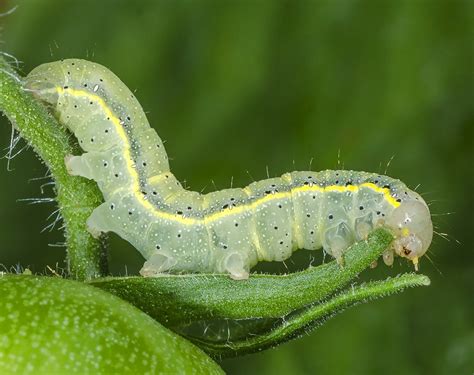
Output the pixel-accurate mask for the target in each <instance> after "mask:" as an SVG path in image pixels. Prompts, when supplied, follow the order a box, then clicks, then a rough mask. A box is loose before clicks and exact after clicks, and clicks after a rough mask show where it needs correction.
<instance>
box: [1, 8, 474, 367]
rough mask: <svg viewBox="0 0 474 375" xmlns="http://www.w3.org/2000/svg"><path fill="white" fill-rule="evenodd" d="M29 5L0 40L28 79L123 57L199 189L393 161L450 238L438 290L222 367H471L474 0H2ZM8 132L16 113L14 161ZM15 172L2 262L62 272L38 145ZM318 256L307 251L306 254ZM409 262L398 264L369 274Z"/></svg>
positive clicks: (5, 140)
mask: <svg viewBox="0 0 474 375" xmlns="http://www.w3.org/2000/svg"><path fill="white" fill-rule="evenodd" d="M15 5H19V7H18V8H17V9H16V11H15V12H14V13H13V14H11V15H9V16H5V17H2V18H0V23H1V26H2V28H3V31H2V34H1V40H2V42H3V44H2V46H1V49H2V50H3V51H5V52H8V53H11V54H12V55H14V56H15V57H17V58H18V59H19V60H20V61H21V65H20V70H21V72H22V73H23V74H26V73H28V72H29V71H30V70H31V69H32V68H33V67H35V66H36V65H39V64H41V63H44V62H48V61H53V60H58V59H61V58H67V57H78V58H86V59H89V60H93V61H96V62H99V63H101V64H103V65H105V66H107V67H109V68H110V69H111V70H112V71H114V72H115V73H116V74H117V75H118V76H119V77H120V78H121V79H122V80H123V81H124V82H125V83H126V84H127V85H128V86H129V87H130V88H131V89H132V90H136V95H137V97H138V98H139V100H140V101H141V103H142V105H143V107H144V109H145V110H146V111H147V114H148V117H149V120H150V122H151V124H152V125H153V126H154V127H155V128H156V129H157V131H158V134H159V135H160V136H161V137H162V138H163V139H164V140H165V141H167V143H166V147H167V150H168V153H169V155H170V158H171V159H172V162H171V163H172V170H173V171H174V172H175V174H176V175H177V176H178V178H179V179H181V180H185V181H186V185H187V186H189V187H191V188H192V189H196V190H201V189H205V190H204V191H211V190H213V189H215V187H217V188H218V189H221V188H225V187H229V185H230V180H231V177H233V185H234V186H244V185H246V184H248V183H249V182H251V181H252V179H262V178H265V177H266V174H267V173H266V167H268V170H269V173H270V175H271V176H275V175H280V174H282V173H284V172H286V171H289V170H295V169H299V170H306V169H309V168H310V167H309V165H310V161H311V160H312V169H314V170H318V169H326V168H337V167H338V165H340V166H341V167H344V168H347V169H356V170H365V171H379V172H385V169H386V166H387V163H388V161H389V160H391V158H392V157H393V161H392V162H391V164H390V166H389V167H388V172H387V174H389V175H391V176H392V177H397V178H400V179H401V180H403V181H404V182H406V183H407V184H408V185H409V186H411V187H412V188H414V187H416V186H418V185H419V188H418V191H419V192H421V193H422V195H423V196H424V197H425V199H426V200H427V201H428V202H429V203H430V205H431V206H430V207H431V210H432V212H433V214H434V217H433V219H434V222H435V225H436V226H437V230H438V231H439V232H443V233H447V234H448V237H449V240H444V239H443V238H441V237H439V236H436V237H435V239H434V242H433V245H432V248H431V251H430V254H429V256H430V258H431V261H429V260H427V259H426V258H424V259H423V260H422V263H421V270H422V271H423V272H424V273H426V274H427V275H429V276H430V278H431V279H432V285H431V286H430V287H428V288H420V289H417V290H409V291H407V292H405V293H403V294H402V295H397V296H394V297H390V298H387V299H385V300H381V301H377V302H375V303H371V304H368V305H363V306H359V307H357V308H354V309H352V310H349V311H347V312H346V313H344V314H342V315H340V316H337V317H336V318H334V319H332V320H331V321H329V322H328V323H327V324H326V325H324V326H323V327H321V328H320V329H318V330H317V331H315V332H312V333H311V334H309V335H307V336H305V337H304V338H302V339H299V340H296V341H293V342H291V343H289V344H286V345H283V346H280V347H278V348H277V349H274V350H270V351H266V352H264V353H261V354H256V355H252V356H247V357H243V358H239V359H236V360H227V361H224V362H223V363H222V365H223V367H224V369H225V370H226V371H228V372H229V373H231V374H238V373H247V374H257V373H258V374H289V373H291V374H310V373H319V374H379V373H382V372H383V373H385V374H427V373H429V374H461V373H464V374H472V373H473V371H474V280H473V275H474V263H473V261H474V253H473V240H472V232H471V233H470V231H472V230H474V222H473V210H474V206H473V193H472V192H473V188H474V184H473V172H474V158H473V154H474V142H473V141H474V132H473V127H474V109H473V105H472V103H473V99H474V92H473V87H474V79H473V69H474V57H473V56H474V51H473V45H474V44H473V43H474V1H421V0H410V1H375V0H374V1H352V0H350V1H349V0H347V1H343V0H332V1H171V0H169V1H133V2H132V1H111V0H109V1H92V0H87V1H84V0H83V1H72V0H48V1H47V0H29V1H26V0H25V1H7V2H0V7H1V9H0V12H5V11H7V10H8V9H11V8H12V7H14V6H15ZM10 133H11V126H10V124H9V123H8V122H7V121H6V119H5V118H2V119H1V125H0V144H1V146H2V147H4V148H5V151H4V152H5V153H6V152H7V148H8V144H9V141H10ZM23 146H24V143H21V142H20V144H19V145H18V146H17V150H20V149H21V148H22V147H23ZM338 155H339V156H338ZM0 165H1V168H0V181H1V182H2V184H1V187H0V189H1V194H0V206H1V211H0V223H1V225H0V236H1V250H0V263H2V264H3V265H5V267H6V268H8V269H10V268H11V267H16V266H17V265H18V264H20V265H22V266H29V267H30V268H31V269H32V270H33V271H35V272H44V270H45V267H46V265H49V266H51V267H52V268H55V267H56V264H58V266H59V267H62V266H64V263H63V261H64V248H62V247H58V246H57V245H58V244H60V243H61V242H62V240H63V239H62V234H61V231H60V230H58V229H57V228H56V229H55V230H53V231H49V230H46V231H44V232H41V230H42V229H43V228H45V227H46V226H47V225H48V224H49V223H51V222H52V221H54V214H53V216H52V217H50V218H48V216H49V215H50V214H52V213H53V212H54V210H55V205H54V203H49V204H38V205H33V206H32V205H28V204H27V202H24V201H20V200H21V199H25V198H36V197H39V198H48V197H52V196H53V193H52V187H51V186H50V185H45V186H43V184H46V183H47V182H48V180H47V179H42V177H44V176H45V174H46V170H45V168H44V166H43V165H42V164H41V162H40V161H39V160H38V159H37V158H36V157H35V155H34V154H33V152H32V151H31V150H24V151H23V152H22V153H20V155H18V156H17V157H16V158H15V159H14V160H13V161H12V162H11V163H10V169H12V170H11V171H7V161H6V160H3V161H2V162H1V164H0ZM59 226H60V224H58V227H59ZM51 245H53V246H51ZM301 254H303V255H301ZM110 258H111V269H112V272H113V273H114V274H115V275H119V274H122V275H123V274H125V273H126V272H128V273H129V274H135V273H136V272H137V271H138V269H139V268H140V266H141V264H142V259H141V258H140V256H139V254H138V252H136V251H135V250H134V249H133V248H132V247H131V246H129V245H128V244H126V243H125V242H124V241H122V240H120V239H118V238H117V237H114V238H113V239H112V243H111V246H110ZM307 261H308V253H307V252H301V253H300V255H299V257H297V259H296V260H295V261H294V262H296V263H298V262H302V264H307ZM305 262H306V263H305ZM290 263H291V262H290ZM300 267H301V265H300ZM409 269H410V266H409V265H408V263H406V262H401V261H399V262H396V265H395V266H394V268H393V269H390V268H387V267H385V266H379V267H378V268H377V269H375V270H370V271H368V272H366V274H365V275H364V279H375V278H380V277H382V278H383V277H386V276H387V275H395V274H397V273H400V272H406V271H407V270H409Z"/></svg>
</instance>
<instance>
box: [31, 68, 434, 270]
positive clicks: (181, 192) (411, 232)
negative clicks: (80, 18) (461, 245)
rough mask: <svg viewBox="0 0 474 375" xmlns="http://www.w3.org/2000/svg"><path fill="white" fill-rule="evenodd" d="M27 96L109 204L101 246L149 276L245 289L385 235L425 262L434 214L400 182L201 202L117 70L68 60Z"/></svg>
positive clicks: (37, 80)
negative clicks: (194, 276)
mask: <svg viewBox="0 0 474 375" xmlns="http://www.w3.org/2000/svg"><path fill="white" fill-rule="evenodd" d="M26 88H27V89H28V90H30V91H32V92H33V93H34V95H35V96H36V97H38V98H39V99H40V100H42V101H44V102H46V103H47V104H49V105H50V106H51V107H52V109H53V111H54V113H55V116H56V117H57V118H58V119H59V121H60V123H62V124H64V125H65V126H66V127H67V128H69V129H70V130H71V131H72V132H73V133H74V134H75V136H76V137H77V139H78V141H79V144H80V145H81V147H82V149H83V150H84V151H85V153H83V154H82V155H80V156H71V157H68V158H66V165H67V168H68V170H69V171H70V173H71V174H73V175H78V176H83V177H86V178H89V179H93V180H95V181H96V182H97V184H98V186H99V188H100V190H101V191H102V193H103V196H104V200H105V202H104V203H103V204H101V205H100V206H99V207H97V208H96V209H95V210H94V211H93V213H92V215H91V216H90V218H89V219H88V227H89V229H90V232H91V233H92V234H93V235H94V236H98V235H100V233H103V232H110V231H112V232H115V233H117V234H118V235H120V236H121V237H122V238H124V239H125V240H127V241H129V242H130V243H131V244H132V245H133V246H134V247H135V248H137V249H138V251H139V252H140V253H141V254H142V255H143V256H144V258H145V259H146V262H145V264H144V266H143V268H142V270H141V271H140V273H141V274H142V275H144V276H152V275H157V274H160V273H163V272H166V271H167V272H217V273H228V274H229V275H230V276H231V277H232V278H234V279H246V278H248V276H249V272H250V269H251V267H253V266H254V265H255V264H256V263H257V262H259V261H264V260H265V261H283V260H285V259H287V258H288V257H290V256H291V254H292V253H293V251H295V250H296V249H302V248H304V249H308V250H316V249H320V248H323V249H324V251H326V252H327V253H328V254H330V255H332V256H333V257H335V258H336V259H337V260H338V261H339V262H342V261H343V254H344V251H345V250H346V249H347V248H348V247H349V246H350V245H351V244H352V243H354V242H355V241H358V240H361V239H364V238H366V236H367V235H368V233H369V232H370V231H371V230H372V229H373V228H374V227H376V226H378V225H383V226H385V227H387V228H389V229H391V231H392V232H393V234H394V237H395V239H394V241H393V245H392V247H391V248H390V249H387V251H386V252H385V253H384V256H383V259H384V261H385V263H386V264H389V265H390V264H392V262H393V256H394V255H398V256H401V257H405V258H408V259H409V260H411V261H412V262H413V263H414V264H415V267H417V264H418V259H419V258H420V257H421V256H422V255H423V254H424V253H425V252H426V251H427V249H428V247H429V245H430V243H431V240H432V236H433V226H432V222H431V216H430V212H429V209H428V206H427V204H426V203H425V201H424V200H423V199H422V198H421V196H420V195H419V194H417V193H416V192H414V191H412V190H410V189H408V188H407V187H406V186H405V184H403V183H402V182H401V181H399V180H396V179H393V178H390V177H387V176H382V175H379V174H375V173H366V172H355V171H346V170H339V171H338V170H326V171H321V172H291V173H285V174H284V175H282V176H281V177H278V178H269V179H266V180H262V181H258V182H254V183H251V184H250V185H248V186H247V187H245V188H243V189H240V188H234V189H225V190H221V191H215V192H211V193H208V194H200V193H198V192H194V191H188V190H186V189H184V188H183V187H182V186H181V184H180V182H179V181H178V180H177V179H176V178H175V176H174V175H173V174H172V173H171V172H170V169H169V163H168V158H167V155H166V151H165V148H164V146H163V142H162V141H161V139H160V138H159V137H158V135H157V133H156V132H155V130H154V129H152V128H151V127H150V125H149V123H148V120H147V118H146V116H145V113H144V112H143V109H142V107H141V106H140V104H139V102H138V100H137V99H136V98H135V96H134V95H133V94H132V92H131V91H130V90H129V89H128V88H127V87H126V86H125V84H124V83H123V82H122V81H121V80H120V79H119V78H118V77H117V76H115V75H114V74H113V73H112V72H111V71H110V70H108V69H107V68H105V67H103V66H101V65H99V64H96V63H92V62H89V61H85V60H79V59H68V60H62V61H58V62H52V63H48V64H43V65H40V66H39V67H37V68H35V69H34V70H33V71H32V72H31V73H30V74H29V75H28V76H27V78H26Z"/></svg>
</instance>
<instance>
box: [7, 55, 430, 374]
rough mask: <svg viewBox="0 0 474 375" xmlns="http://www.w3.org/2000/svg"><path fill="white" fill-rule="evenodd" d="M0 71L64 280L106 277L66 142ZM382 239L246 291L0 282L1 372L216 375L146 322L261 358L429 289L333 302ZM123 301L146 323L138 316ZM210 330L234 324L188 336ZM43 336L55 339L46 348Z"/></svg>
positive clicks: (204, 279) (221, 283)
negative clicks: (367, 307) (382, 300)
mask: <svg viewBox="0 0 474 375" xmlns="http://www.w3.org/2000/svg"><path fill="white" fill-rule="evenodd" d="M0 68H1V69H0V89H1V95H0V109H1V110H2V111H3V112H4V113H5V114H6V115H7V116H8V117H9V119H10V121H11V122H12V123H13V124H15V126H16V127H17V128H18V129H19V131H20V132H21V134H22V136H23V137H24V138H25V139H26V140H27V141H28V142H29V143H30V144H31V145H33V147H34V149H35V151H36V152H37V153H38V154H39V155H40V157H41V158H42V159H43V160H44V162H45V163H46V165H47V166H48V168H49V170H50V172H51V176H52V178H53V179H54V180H55V183H56V191H57V200H58V204H59V205H60V209H61V214H62V215H63V216H65V217H64V219H65V227H66V229H67V231H66V233H67V239H68V262H69V265H70V270H71V272H70V275H71V276H72V277H75V278H76V279H79V280H83V279H91V278H93V277H95V276H99V275H101V274H103V273H104V272H105V269H106V262H105V258H104V252H103V249H102V246H101V243H100V242H99V241H95V240H94V239H92V238H91V236H90V235H88V234H87V232H86V228H85V219H86V218H87V217H88V215H89V214H90V212H91V210H92V209H93V208H94V207H95V206H96V205H97V204H98V203H99V202H100V199H99V197H98V193H97V190H96V189H95V188H94V187H93V186H91V183H87V182H85V181H84V180H83V179H79V178H73V177H70V176H68V175H67V171H66V169H65V166H64V157H65V156H66V155H68V154H70V153H72V151H73V150H74V149H73V147H72V146H70V145H69V143H68V142H69V141H68V138H67V133H66V132H65V131H64V129H62V128H61V127H60V126H59V125H58V124H57V123H56V121H55V120H54V119H53V118H52V117H51V116H50V115H49V114H48V112H47V111H46V109H45V108H43V107H42V105H40V104H39V103H36V102H35V100H34V99H33V98H32V97H31V96H30V94H29V93H27V92H25V91H24V90H23V88H22V85H21V79H20V78H19V77H18V76H17V75H16V74H15V72H14V71H12V70H11V69H10V67H8V65H7V64H6V63H5V62H4V61H2V60H0ZM72 202H81V204H80V205H78V204H74V205H72ZM391 241H392V235H391V234H390V233H389V232H387V231H386V230H384V229H379V230H377V231H375V232H374V233H372V234H371V235H370V236H369V238H368V240H367V241H361V242H360V243H358V244H355V245H354V246H352V247H351V249H349V250H348V252H347V256H346V259H345V266H344V267H343V268H341V267H340V266H338V265H337V264H336V262H335V261H332V262H329V263H327V264H323V265H321V266H318V267H311V268H309V269H308V270H306V271H303V272H299V273H294V274H291V275H281V276H269V275H252V277H251V278H250V279H249V280H247V281H235V280H231V279H230V278H229V277H228V276H225V275H181V276H172V275H170V276H164V277H161V278H155V279H144V278H108V279H100V280H94V281H92V285H95V286H97V287H99V288H102V289H104V290H107V291H109V292H111V293H113V294H115V295H117V296H119V297H121V299H117V298H116V297H112V296H111V295H110V294H108V293H105V292H100V291H98V290H94V289H92V287H90V286H89V287H88V286H85V285H84V284H78V283H76V282H68V281H64V280H56V279H51V278H34V277H27V276H17V277H7V276H5V277H3V278H2V279H0V282H1V290H2V293H1V295H2V298H1V300H0V303H2V304H4V308H3V311H4V314H3V316H2V319H1V320H0V323H1V324H4V325H5V328H4V329H3V330H1V328H2V327H1V325H0V332H2V334H1V335H0V338H1V340H2V341H1V342H0V344H1V345H3V347H2V346H0V354H1V355H2V356H3V357H6V358H7V360H6V361H5V362H4V363H3V366H4V369H5V371H8V372H16V371H30V370H31V371H40V372H46V371H53V372H54V371H61V370H70V371H75V370H80V371H90V370H91V369H92V368H95V369H96V370H97V372H109V371H114V370H115V371H117V370H119V369H121V370H123V371H125V372H128V371H140V366H143V367H144V369H146V368H148V367H150V371H151V372H152V373H154V372H162V373H172V372H191V367H192V371H195V372H197V373H201V372H203V371H204V369H206V370H207V371H208V372H211V373H212V372H213V371H214V372H216V371H218V370H217V368H216V367H215V365H214V364H213V363H212V362H211V360H210V359H208V358H206V357H202V359H201V358H199V355H198V354H196V353H197V352H195V351H196V349H195V348H194V347H193V346H192V345H191V344H190V343H187V342H186V341H184V340H183V339H181V338H179V336H176V335H174V334H172V333H170V332H168V331H166V330H165V329H163V328H162V327H161V326H160V325H158V323H156V322H154V321H152V320H151V318H150V316H151V317H153V318H155V319H156V320H157V321H160V322H162V323H163V324H164V325H167V326H169V327H170V328H173V329H175V330H177V331H178V332H180V333H181V334H183V335H185V336H187V337H188V338H189V339H190V340H191V341H193V342H194V343H196V344H197V345H198V346H200V347H201V348H202V349H203V350H205V351H207V352H208V353H209V354H211V355H212V356H214V357H217V358H221V357H227V356H237V355H242V354H246V353H251V352H255V351H260V350H263V349H265V348H269V347H272V346H276V345H278V344H280V343H282V342H285V341H288V340H290V339H292V338H294V337H298V336H299V335H301V334H303V333H304V332H305V331H307V330H308V329H310V328H312V327H314V326H317V325H320V324H322V322H324V321H325V320H326V319H328V318H329V317H331V316H334V315H335V314H336V313H338V312H340V311H342V310H343V309H344V308H346V307H349V306H352V305H354V304H357V303H360V302H365V301H369V300H371V299H375V298H378V297H381V296H385V295H389V294H392V293H395V292H397V291H400V290H403V289H404V288H406V287H409V286H417V285H428V284H429V279H428V278H427V277H425V276H423V275H403V276H401V277H399V278H395V279H389V280H386V281H381V282H374V283H369V284H367V285H363V286H358V287H356V288H355V287H352V288H349V290H347V291H343V292H342V293H340V294H338V295H334V292H336V291H337V290H340V289H341V288H343V287H344V286H345V285H346V284H347V283H349V282H350V281H351V280H352V279H353V278H355V277H356V276H357V275H358V274H359V273H360V272H361V271H363V270H364V269H365V268H367V267H368V266H369V265H370V264H371V263H373V262H374V261H375V260H376V259H377V258H378V257H379V256H380V255H381V253H382V252H383V251H384V250H385V249H386V248H387V247H388V246H390V243H391ZM124 300H125V301H128V302H130V303H131V304H134V305H136V306H137V307H139V308H140V309H142V310H143V311H144V312H146V313H147V314H149V315H144V314H142V313H138V312H137V311H136V310H134V308H133V307H132V306H131V305H129V304H127V303H125V302H124ZM85 301H87V303H85ZM0 307H1V305H0ZM133 314H136V315H138V317H137V316H134V315H133ZM118 317H120V318H118ZM39 321H41V324H40V323H39ZM216 321H217V322H219V321H223V322H227V324H229V322H237V323H238V328H237V329H235V330H233V333H232V334H231V332H230V328H229V327H228V336H227V337H226V339H225V340H223V339H222V336H220V335H217V336H216V337H214V338H212V335H206V331H204V333H202V332H201V333H200V334H199V335H197V336H196V335H195V334H193V333H192V330H191V331H189V332H191V333H189V332H186V329H187V328H189V326H190V325H192V324H193V323H204V324H212V323H213V322H216ZM7 327H8V329H7ZM50 332H53V335H54V338H55V339H56V340H51V337H50ZM17 335H18V336H19V337H20V338H19V339H18V338H16V336H17ZM142 336H143V337H142ZM170 342H172V344H170ZM181 345H184V346H181ZM186 345H187V346H186ZM103 347H104V348H105V349H104V350H102V348H103ZM36 348H41V349H40V353H41V355H38V354H36V353H35V349H36ZM98 348H100V350H99V349H98ZM32 353H35V354H34V356H33V354H32ZM140 356H141V357H140ZM200 356H202V354H200ZM33 357H34V358H33ZM32 358H33V359H32ZM71 358H81V360H79V361H74V363H73V364H74V366H76V367H71V366H72V365H71V363H70V360H71ZM191 358H193V359H194V361H191ZM129 359H132V360H133V363H131V364H130V363H128V362H127V361H128V360H129ZM135 361H137V362H135ZM180 366H182V367H180ZM213 366H214V367H213Z"/></svg>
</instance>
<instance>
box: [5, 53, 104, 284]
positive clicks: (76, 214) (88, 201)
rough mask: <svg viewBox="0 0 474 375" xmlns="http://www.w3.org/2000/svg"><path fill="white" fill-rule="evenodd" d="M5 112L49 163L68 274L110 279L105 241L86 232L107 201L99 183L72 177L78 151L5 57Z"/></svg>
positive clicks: (84, 277)
mask: <svg viewBox="0 0 474 375" xmlns="http://www.w3.org/2000/svg"><path fill="white" fill-rule="evenodd" d="M0 111H2V112H3V113H4V114H5V115H6V116H7V117H8V118H9V120H10V122H11V123H12V124H13V125H14V126H15V128H16V129H17V130H18V131H19V132H20V134H21V136H22V137H23V138H24V139H25V140H26V141H27V142H28V143H29V144H30V145H31V146H32V147H33V149H34V150H35V152H36V153H37V154H38V155H39V157H40V158H41V160H42V161H43V162H44V163H45V164H46V166H47V167H48V169H49V172H50V174H51V177H52V178H53V179H54V181H55V189H56V194H57V196H56V200H57V202H58V205H59V209H60V213H61V216H62V218H63V221H64V226H65V232H66V233H65V235H66V243H67V249H68V257H67V261H68V266H69V267H68V268H69V274H70V275H71V276H72V277H74V278H77V279H81V280H84V279H91V278H94V277H98V276H105V275H106V274H107V256H106V252H105V250H104V246H103V244H102V242H101V241H99V240H96V239H94V238H93V237H92V236H91V235H90V233H89V232H88V231H87V228H86V220H87V218H88V217H89V216H90V214H91V213H92V211H93V209H94V208H95V207H97V206H98V205H99V204H100V203H101V201H102V194H101V193H100V191H99V189H98V188H97V185H96V184H95V182H92V181H89V180H86V179H84V178H81V177H74V176H70V175H69V174H68V172H67V170H66V166H65V164H64V157H65V156H66V155H71V154H74V153H75V152H76V153H77V152H79V149H78V147H77V146H75V145H73V144H71V143H70V142H71V137H70V135H69V134H68V132H67V131H66V130H65V129H64V127H62V126H61V125H60V124H59V123H58V122H57V121H56V120H55V119H54V117H52V116H51V115H50V114H49V113H48V111H47V110H46V108H45V107H44V106H43V105H42V104H41V103H39V102H38V101H37V100H35V99H34V98H33V97H32V96H31V94H30V93H28V92H26V91H25V90H24V89H23V86H22V82H21V77H19V76H18V75H17V74H16V73H15V71H14V70H13V69H12V68H11V67H10V66H9V65H8V64H7V63H6V62H5V60H4V59H3V58H2V57H1V56H0Z"/></svg>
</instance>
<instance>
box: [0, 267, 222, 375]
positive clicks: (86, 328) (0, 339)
mask: <svg viewBox="0 0 474 375" xmlns="http://www.w3.org/2000/svg"><path fill="white" fill-rule="evenodd" d="M0 296H1V298H0V312H1V313H0V373H2V374H27V373H34V374H59V373H82V374H84V373H93V374H112V373H115V374H145V373H148V374H158V373H159V374H185V373H186V374H191V373H193V374H221V373H222V370H221V369H220V368H219V366H217V364H216V363H214V362H213V361H212V360H211V359H210V358H209V357H208V356H206V355H205V354H204V353H202V352H201V350H199V349H198V348H196V347H195V346H194V345H192V344H190V343H189V342H188V341H186V340H185V339H183V338H181V337H179V336H178V335H175V334H174V333H172V332H170V331H168V330H167V329H166V328H164V327H162V326H161V325H160V324H159V323H157V322H156V321H154V320H153V319H152V318H150V317H149V316H148V315H146V314H144V313H143V312H141V311H140V310H138V309H136V308H135V307H133V306H131V305H130V304H128V303H126V302H124V301H122V300H121V299H120V298H117V297H115V296H112V295H111V294H109V293H105V292H103V291H101V290H99V289H97V288H93V287H91V286H88V285H86V284H84V283H80V282H76V281H69V280H64V279H60V278H52V277H34V276H3V277H0Z"/></svg>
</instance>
